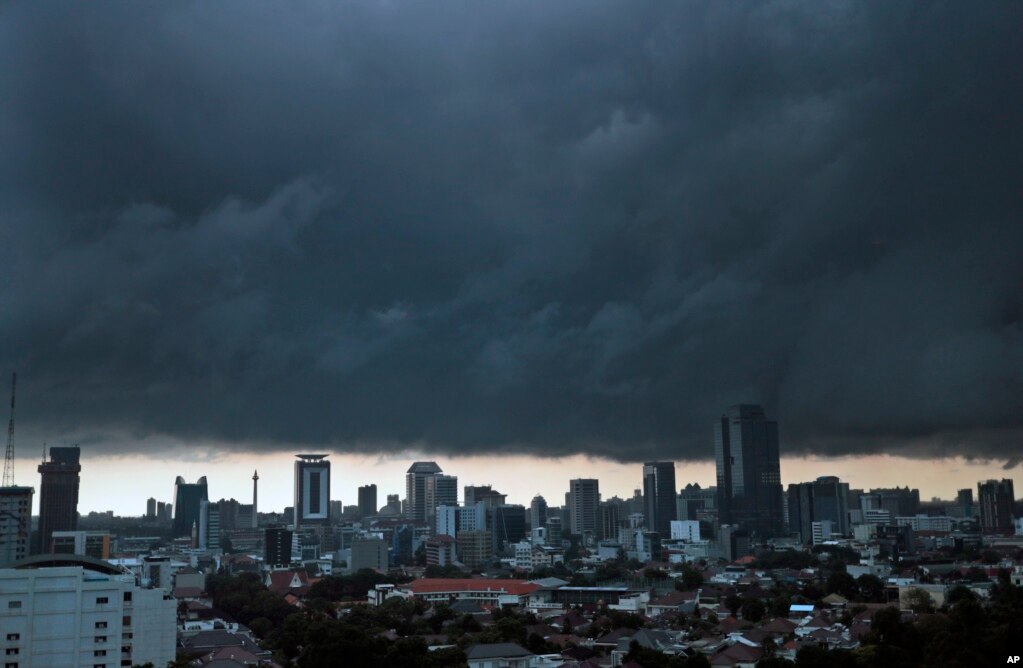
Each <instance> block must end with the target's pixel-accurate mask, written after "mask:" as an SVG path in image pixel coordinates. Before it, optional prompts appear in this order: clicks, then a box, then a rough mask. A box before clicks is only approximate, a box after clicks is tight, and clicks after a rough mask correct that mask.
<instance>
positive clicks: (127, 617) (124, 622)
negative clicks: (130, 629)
mask: <svg viewBox="0 0 1023 668" xmlns="http://www.w3.org/2000/svg"><path fill="white" fill-rule="evenodd" d="M121 626H131V615H125V616H124V617H121Z"/></svg>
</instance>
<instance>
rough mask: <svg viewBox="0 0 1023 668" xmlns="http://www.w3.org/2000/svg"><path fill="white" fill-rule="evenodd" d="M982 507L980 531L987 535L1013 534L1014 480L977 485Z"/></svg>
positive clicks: (991, 481)
mask: <svg viewBox="0 0 1023 668" xmlns="http://www.w3.org/2000/svg"><path fill="white" fill-rule="evenodd" d="M977 501H978V503H979V505H980V530H981V531H983V532H985V533H1011V532H1012V530H1013V527H1012V510H1013V505H1015V503H1016V495H1015V491H1014V490H1013V485H1012V479H1011V478H1002V480H1000V481H999V480H987V481H985V482H978V483H977Z"/></svg>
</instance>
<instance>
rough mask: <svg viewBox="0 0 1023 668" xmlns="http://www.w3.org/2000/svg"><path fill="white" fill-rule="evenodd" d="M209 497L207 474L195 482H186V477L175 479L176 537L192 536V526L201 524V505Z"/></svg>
mask: <svg viewBox="0 0 1023 668" xmlns="http://www.w3.org/2000/svg"><path fill="white" fill-rule="evenodd" d="M209 499H210V497H209V488H208V486H207V485H206V476H203V477H201V478H199V479H198V480H197V481H195V483H186V482H185V479H184V478H182V477H181V476H178V477H177V479H176V480H175V481H174V504H173V507H174V526H173V527H172V532H173V534H174V537H175V538H179V537H181V536H190V535H191V534H192V526H193V525H195V526H196V527H198V526H199V507H200V505H201V504H202V502H203V501H209Z"/></svg>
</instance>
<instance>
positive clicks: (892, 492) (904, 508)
mask: <svg viewBox="0 0 1023 668" xmlns="http://www.w3.org/2000/svg"><path fill="white" fill-rule="evenodd" d="M864 496H873V497H874V498H875V499H876V501H874V502H873V503H876V504H877V506H876V507H877V508H880V509H881V510H887V511H888V512H890V513H891V514H892V517H913V516H914V515H916V514H917V513H919V512H920V490H918V489H910V488H909V487H895V488H891V489H872V490H870V494H869V495H864ZM861 498H862V497H861Z"/></svg>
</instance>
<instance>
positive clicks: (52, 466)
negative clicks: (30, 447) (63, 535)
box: [39, 445, 82, 553]
mask: <svg viewBox="0 0 1023 668" xmlns="http://www.w3.org/2000/svg"><path fill="white" fill-rule="evenodd" d="M80 455H81V451H80V450H79V448H78V446H77V445H73V446H70V447H59V448H50V459H49V461H44V462H43V463H42V464H40V465H39V473H40V474H41V477H42V482H41V484H40V486H39V551H40V552H42V553H46V552H49V550H50V545H51V542H52V539H53V532H54V531H75V530H76V529H78V484H79V482H80V476H79V473H81V471H82V465H81V464H80V462H79V457H80Z"/></svg>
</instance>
